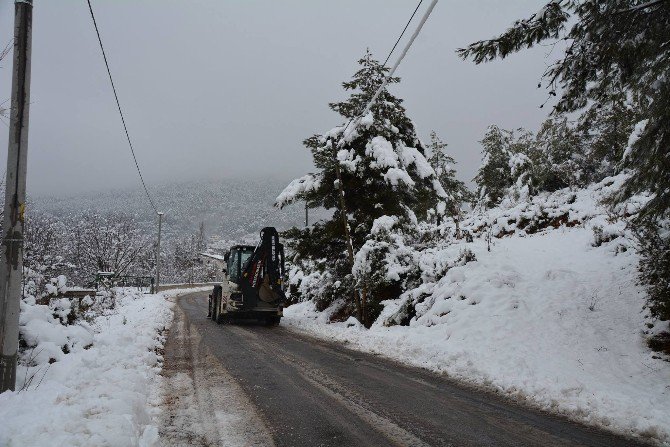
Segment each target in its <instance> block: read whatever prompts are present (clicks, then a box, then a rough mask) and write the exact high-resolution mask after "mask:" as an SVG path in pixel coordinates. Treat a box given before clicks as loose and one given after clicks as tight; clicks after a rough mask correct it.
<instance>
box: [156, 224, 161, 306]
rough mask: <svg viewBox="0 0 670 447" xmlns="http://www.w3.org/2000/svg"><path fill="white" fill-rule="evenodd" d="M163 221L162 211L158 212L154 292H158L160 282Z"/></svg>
mask: <svg viewBox="0 0 670 447" xmlns="http://www.w3.org/2000/svg"><path fill="white" fill-rule="evenodd" d="M162 223H163V213H160V212H159V213H158V244H156V293H158V292H159V290H158V286H160V283H161V225H162Z"/></svg>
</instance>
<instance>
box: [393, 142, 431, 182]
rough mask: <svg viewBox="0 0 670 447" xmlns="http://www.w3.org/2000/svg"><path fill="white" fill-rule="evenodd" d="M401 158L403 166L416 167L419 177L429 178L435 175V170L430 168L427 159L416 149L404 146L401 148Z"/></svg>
mask: <svg viewBox="0 0 670 447" xmlns="http://www.w3.org/2000/svg"><path fill="white" fill-rule="evenodd" d="M400 157H401V158H402V162H403V166H410V165H412V164H414V165H415V166H416V169H417V172H418V174H419V177H421V178H427V177H432V176H434V175H435V170H434V169H433V168H432V167H431V166H430V163H428V160H426V157H424V156H423V154H422V153H421V152H419V150H418V149H417V148H415V147H407V146H403V147H401V148H400Z"/></svg>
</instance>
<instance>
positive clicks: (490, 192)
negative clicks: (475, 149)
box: [474, 125, 514, 208]
mask: <svg viewBox="0 0 670 447" xmlns="http://www.w3.org/2000/svg"><path fill="white" fill-rule="evenodd" d="M511 141H512V133H511V132H510V131H507V130H504V129H501V128H500V127H498V126H496V125H491V126H489V127H488V128H487V129H486V133H485V134H484V138H483V139H482V140H481V141H480V142H479V143H480V144H481V145H482V155H483V157H482V164H481V166H480V167H479V170H478V171H477V175H476V176H475V178H474V180H475V183H476V184H477V199H476V204H477V205H478V206H483V207H486V208H491V207H494V206H496V205H497V204H498V203H500V201H501V200H502V198H503V197H504V195H505V193H506V192H507V189H508V188H509V187H510V186H512V185H513V184H514V179H513V178H512V173H511V169H510V161H511V156H512V154H511V152H510V144H511Z"/></svg>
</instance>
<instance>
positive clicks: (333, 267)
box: [276, 51, 446, 321]
mask: <svg viewBox="0 0 670 447" xmlns="http://www.w3.org/2000/svg"><path fill="white" fill-rule="evenodd" d="M358 63H359V65H360V69H359V70H358V71H357V72H356V73H355V74H354V76H353V79H352V80H351V81H348V82H344V83H343V84H342V85H343V87H344V89H345V90H346V91H348V92H351V93H350V96H349V98H347V99H346V100H344V101H341V102H335V103H331V104H330V105H329V106H330V108H331V109H332V110H334V111H335V112H338V113H339V114H340V115H341V116H342V117H343V118H344V119H345V120H346V123H345V124H344V125H341V126H338V127H336V128H334V129H332V130H331V131H329V132H326V133H325V134H321V135H314V136H312V137H310V138H308V139H307V140H305V141H304V145H305V146H306V147H307V148H308V149H309V150H310V151H311V152H312V156H313V160H314V165H315V167H316V170H317V172H316V173H313V174H307V175H305V176H304V177H302V178H300V179H296V180H294V181H293V182H291V183H290V184H289V185H288V186H287V188H286V189H285V190H284V191H283V192H282V193H281V194H280V196H279V197H278V198H277V203H276V205H277V206H279V207H281V206H284V205H286V204H288V203H291V202H293V201H295V200H305V201H306V202H307V205H308V206H309V207H310V208H315V207H320V206H322V207H324V208H326V209H329V210H334V213H333V216H332V218H331V219H329V220H326V221H323V222H321V223H318V224H316V225H314V226H313V227H312V228H311V229H310V230H309V231H308V232H305V233H304V234H303V233H301V234H302V236H301V237H305V238H310V239H311V241H312V242H311V243H309V244H307V243H300V242H298V243H296V247H304V248H308V247H311V249H313V250H314V251H306V252H302V253H301V252H299V253H298V254H299V255H301V256H302V258H303V259H310V260H311V261H310V262H311V263H312V264H314V265H316V267H315V268H319V269H320V270H322V271H328V276H329V277H330V278H332V280H333V282H337V283H338V284H339V288H338V291H337V294H338V295H340V296H341V295H342V292H343V290H344V294H345V295H349V294H351V295H353V292H354V284H355V282H356V279H355V278H354V277H353V276H352V275H351V271H352V267H353V265H352V264H353V262H352V260H351V259H347V255H346V253H347V245H348V242H347V238H346V234H345V227H344V224H343V222H345V221H346V224H347V226H348V228H349V231H350V234H351V239H352V245H353V250H354V252H356V251H357V250H358V249H360V247H362V246H363V244H364V243H365V241H366V239H367V238H368V236H369V234H370V230H371V229H372V225H373V222H374V221H375V219H377V218H379V217H382V216H394V217H396V218H397V219H398V228H401V229H402V228H407V229H410V228H411V227H412V226H413V225H414V224H415V223H416V221H417V217H418V218H424V217H425V215H426V213H427V207H426V204H427V203H431V202H432V203H435V202H436V201H437V197H438V196H440V197H443V198H444V197H445V196H446V194H445V192H444V190H443V188H442V187H441V185H440V183H439V181H438V180H437V177H436V175H435V171H434V170H433V169H432V168H431V166H430V164H429V163H428V161H427V160H426V158H425V156H424V154H425V150H424V147H423V146H422V144H421V142H420V140H419V139H418V137H417V134H416V130H415V128H414V125H413V123H412V121H411V120H410V119H409V117H407V115H406V112H405V108H404V107H403V106H402V100H401V99H399V98H397V97H395V96H394V95H392V94H391V93H390V92H389V91H388V90H387V89H384V91H382V92H381V94H380V95H379V98H378V99H377V101H376V102H375V103H374V104H372V107H371V109H370V112H369V113H368V114H367V115H366V116H363V117H361V114H362V113H363V112H364V110H365V107H366V105H367V104H368V102H369V101H370V100H371V99H372V97H373V95H374V94H375V92H376V90H377V89H378V88H379V86H380V85H381V84H382V82H383V81H384V79H385V77H386V76H387V73H388V68H386V67H384V66H383V65H381V64H380V63H379V62H377V61H376V60H375V59H374V58H373V57H372V54H371V53H370V52H369V51H366V53H365V55H364V56H363V58H361V59H360V60H359V61H358ZM399 81H400V79H399V78H397V77H394V78H391V79H390V80H389V85H390V84H395V83H398V82H399ZM340 191H342V192H343V195H341V194H340ZM429 199H430V200H429ZM343 203H344V204H345V206H346V215H345V214H344V213H343V209H342V204H343ZM314 241H316V243H315V242H314ZM315 245H316V247H315ZM312 264H310V265H312ZM368 296H369V297H368V300H375V299H376V296H377V294H376V292H375V291H372V290H370V291H368ZM359 316H360V313H359ZM373 317H374V316H373V315H370V316H369V318H373ZM366 320H368V319H367V318H366ZM368 321H369V320H368Z"/></svg>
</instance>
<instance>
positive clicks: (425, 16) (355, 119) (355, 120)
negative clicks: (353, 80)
mask: <svg viewBox="0 0 670 447" xmlns="http://www.w3.org/2000/svg"><path fill="white" fill-rule="evenodd" d="M437 2H438V0H432V1H431V2H430V5H428V9H427V10H426V12H425V13H424V14H423V17H422V18H421V21H419V24H418V25H417V27H416V29H415V30H414V33H413V34H412V37H410V38H409V41H408V42H407V44H405V48H404V49H403V50H402V53H400V56H398V60H397V61H396V63H395V64H394V65H393V67H391V70H390V71H389V74H388V75H386V77H385V78H384V82H382V84H381V85H380V86H379V88H377V91H376V92H375V94H374V95H373V96H372V99H370V101H368V103H367V105H366V106H365V109H364V110H363V112H362V113H361V114H360V115H358V116H354V117H353V118H351V119H350V120H349V122H348V123H347V125H346V126H344V128H343V129H342V137H341V138H340V141H339V142H338V146H339V147H341V146H342V145H343V144H344V141H345V134H346V133H347V130H348V129H349V126H351V125H352V124H354V128H356V126H358V122H359V121H360V119H361V118H362V117H363V116H365V115H366V114H367V113H368V112H369V111H370V109H371V108H372V105H373V104H374V103H375V101H376V100H377V98H378V97H379V95H380V94H381V92H382V91H383V90H384V89H385V88H386V85H387V84H388V83H389V80H390V79H391V78H392V77H393V74H394V73H395V71H396V69H397V68H398V66H399V65H400V63H401V62H402V60H403V59H404V58H405V56H406V55H407V52H408V51H409V49H410V48H411V47H412V44H413V43H414V40H415V39H416V38H417V36H418V35H419V33H420V32H421V29H422V28H423V25H424V24H425V23H426V20H428V17H430V14H431V13H432V12H433V8H435V5H436V4H437ZM419 4H421V2H419ZM415 12H416V11H415ZM412 16H414V14H412ZM411 20H412V19H411V18H410V21H411ZM403 33H404V31H403ZM400 37H402V34H401V35H400Z"/></svg>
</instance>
